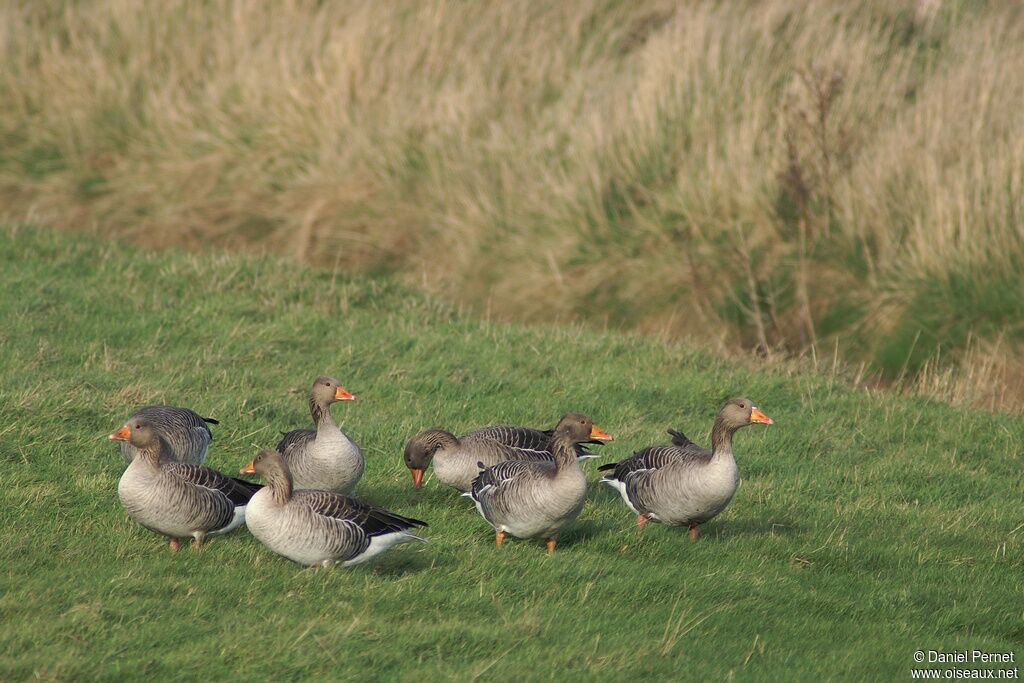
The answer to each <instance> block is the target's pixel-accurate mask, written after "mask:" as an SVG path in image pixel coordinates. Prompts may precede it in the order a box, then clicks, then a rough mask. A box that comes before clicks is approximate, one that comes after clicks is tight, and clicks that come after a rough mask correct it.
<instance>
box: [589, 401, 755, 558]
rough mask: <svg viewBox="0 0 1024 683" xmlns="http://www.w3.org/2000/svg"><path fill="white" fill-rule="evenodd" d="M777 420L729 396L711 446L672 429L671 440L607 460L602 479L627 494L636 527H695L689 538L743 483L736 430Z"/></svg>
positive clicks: (716, 421) (726, 503)
mask: <svg viewBox="0 0 1024 683" xmlns="http://www.w3.org/2000/svg"><path fill="white" fill-rule="evenodd" d="M772 423H773V421H772V419H771V418H770V417H768V416H767V415H765V414H764V413H763V412H761V411H760V410H759V409H758V408H757V407H756V406H755V405H754V404H753V402H752V401H751V400H750V399H748V398H734V399H732V400H730V401H728V402H727V403H726V404H725V405H724V406H723V407H722V410H721V411H720V412H719V413H718V417H716V418H715V424H714V427H712V429H711V445H712V450H710V451H709V450H707V449H706V448H701V447H700V446H698V445H697V444H695V443H693V442H692V441H690V440H689V439H688V438H686V436H685V435H684V434H682V433H680V432H677V431H674V430H669V434H671V435H672V445H665V446H649V447H647V448H645V449H643V450H641V451H638V452H636V453H634V454H633V456H632V457H630V458H627V459H625V460H623V461H621V462H617V463H611V464H608V465H602V466H601V467H599V468H598V470H600V471H602V472H608V474H606V475H605V476H604V477H603V478H602V479H601V481H603V482H604V483H606V484H608V485H609V486H612V487H613V488H615V489H616V490H618V491H619V493H620V494H621V495H622V500H624V501H625V502H626V505H628V506H629V509H630V510H632V511H633V512H635V513H636V514H637V520H636V523H637V526H639V527H643V526H644V525H646V524H647V522H648V521H649V520H652V519H653V520H655V521H658V522H662V523H664V524H670V525H673V526H681V525H686V526H688V527H689V528H690V540H693V541H696V540H697V538H698V537H699V536H700V525H701V524H703V523H704V522H706V521H708V520H709V519H711V518H712V517H714V516H715V515H717V514H718V513H720V512H721V511H722V510H724V509H725V506H726V505H728V504H729V501H730V500H732V496H733V494H734V493H735V492H736V487H737V486H739V481H740V477H739V470H738V469H737V467H736V460H735V459H734V458H733V454H732V437H733V434H735V433H736V430H738V429H740V428H741V427H746V426H747V425H750V424H765V425H770V424H772Z"/></svg>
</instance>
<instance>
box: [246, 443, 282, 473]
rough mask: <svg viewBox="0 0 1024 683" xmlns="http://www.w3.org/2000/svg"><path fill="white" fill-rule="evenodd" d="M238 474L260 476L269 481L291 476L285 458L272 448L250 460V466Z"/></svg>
mask: <svg viewBox="0 0 1024 683" xmlns="http://www.w3.org/2000/svg"><path fill="white" fill-rule="evenodd" d="M238 473H239V474H259V475H262V476H263V477H265V478H267V479H270V478H273V477H274V476H285V475H287V474H289V472H288V465H287V464H286V463H285V461H284V458H282V457H281V454H280V453H278V452H277V451H275V450H274V449H272V448H266V449H264V450H262V451H260V454H259V455H257V456H256V457H255V458H253V459H252V460H250V461H249V464H247V465H246V466H245V467H243V468H242V469H240V470H238Z"/></svg>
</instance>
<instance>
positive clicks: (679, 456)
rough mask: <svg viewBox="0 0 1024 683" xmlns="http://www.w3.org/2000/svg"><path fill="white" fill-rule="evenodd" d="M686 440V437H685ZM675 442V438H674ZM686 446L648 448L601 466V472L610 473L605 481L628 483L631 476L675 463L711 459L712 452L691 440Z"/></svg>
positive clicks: (674, 445)
mask: <svg viewBox="0 0 1024 683" xmlns="http://www.w3.org/2000/svg"><path fill="white" fill-rule="evenodd" d="M683 438H684V439H685V438H686V437H685V436H684V437H683ZM673 441H675V438H673ZM686 441H687V443H686V444H685V445H677V444H676V443H673V444H671V445H662V446H648V447H647V448H644V449H642V450H639V451H637V452H636V453H634V454H633V455H632V456H630V457H628V458H626V459H625V460H621V461H619V462H613V463H609V464H607V465H601V466H600V467H599V468H597V469H598V471H600V472H608V474H605V476H604V479H608V480H612V479H617V480H619V481H623V482H624V481H626V480H627V479H628V478H629V477H630V476H632V475H635V474H637V473H639V472H644V471H648V470H657V469H660V468H662V467H664V466H665V465H668V464H669V463H674V462H693V463H698V462H706V461H708V460H710V459H711V451H709V450H707V449H706V448H701V447H700V446H698V445H697V444H695V443H693V442H692V441H690V440H689V439H687V440H686Z"/></svg>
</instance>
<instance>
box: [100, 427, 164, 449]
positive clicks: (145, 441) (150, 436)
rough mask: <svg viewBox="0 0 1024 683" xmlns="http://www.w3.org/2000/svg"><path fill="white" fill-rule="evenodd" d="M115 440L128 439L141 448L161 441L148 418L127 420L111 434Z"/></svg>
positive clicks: (150, 446) (149, 446) (146, 447)
mask: <svg viewBox="0 0 1024 683" xmlns="http://www.w3.org/2000/svg"><path fill="white" fill-rule="evenodd" d="M110 438H111V439H112V440H113V441H127V442H128V443H130V444H131V445H133V446H135V447H136V448H138V449H139V450H146V449H148V448H152V447H153V446H155V445H157V443H159V437H158V436H157V434H156V431H155V430H154V429H153V425H151V424H150V423H149V422H148V421H147V420H143V419H135V420H131V421H129V422H126V423H125V424H124V425H123V426H122V427H121V428H120V429H118V430H117V431H116V432H114V433H113V434H111V435H110Z"/></svg>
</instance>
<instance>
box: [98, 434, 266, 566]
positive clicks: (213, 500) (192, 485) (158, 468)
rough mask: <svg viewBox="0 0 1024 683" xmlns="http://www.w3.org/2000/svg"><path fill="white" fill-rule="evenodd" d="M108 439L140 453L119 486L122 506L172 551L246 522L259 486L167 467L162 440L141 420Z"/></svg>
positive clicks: (193, 468) (197, 468) (199, 468)
mask: <svg viewBox="0 0 1024 683" xmlns="http://www.w3.org/2000/svg"><path fill="white" fill-rule="evenodd" d="M111 436H112V438H117V439H118V440H121V439H128V440H129V441H130V443H131V444H132V445H133V446H134V447H135V448H136V449H137V453H138V455H137V456H136V457H135V458H133V459H132V462H131V464H130V465H129V466H128V469H126V470H125V471H124V474H123V475H122V476H121V480H120V482H118V487H117V492H118V496H119V497H120V499H121V503H122V505H123V506H124V508H125V510H126V511H127V512H128V514H129V516H130V517H131V518H132V519H134V520H135V521H136V522H138V523H139V524H141V525H142V526H143V527H145V528H147V529H149V530H150V531H153V532H155V533H158V534H162V535H164V536H167V537H168V538H169V539H171V547H172V549H177V539H180V538H188V537H192V538H194V539H195V541H196V544H197V545H202V543H203V540H204V539H205V537H206V536H207V535H209V534H217V533H226V532H228V531H231V530H232V529H235V528H237V527H239V526H241V525H242V524H243V523H244V522H245V506H246V504H247V503H248V502H249V499H250V498H252V495H253V493H255V492H256V491H257V490H258V489H259V488H260V486H259V485H258V484H252V483H250V482H245V481H241V480H238V479H233V478H231V477H227V476H225V475H223V474H221V473H220V472H218V471H216V470H213V469H210V468H209V467H205V466H203V465H192V464H187V463H177V462H173V461H171V460H170V459H169V457H168V455H169V453H168V451H169V445H168V444H167V442H166V440H164V438H163V437H162V436H160V434H159V433H158V432H157V430H156V429H155V427H154V426H153V425H152V424H151V423H149V422H148V421H146V420H145V419H143V418H135V419H132V420H129V422H128V423H127V425H125V427H124V428H122V430H119V431H118V432H116V433H115V434H113V435H111Z"/></svg>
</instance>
